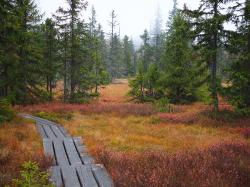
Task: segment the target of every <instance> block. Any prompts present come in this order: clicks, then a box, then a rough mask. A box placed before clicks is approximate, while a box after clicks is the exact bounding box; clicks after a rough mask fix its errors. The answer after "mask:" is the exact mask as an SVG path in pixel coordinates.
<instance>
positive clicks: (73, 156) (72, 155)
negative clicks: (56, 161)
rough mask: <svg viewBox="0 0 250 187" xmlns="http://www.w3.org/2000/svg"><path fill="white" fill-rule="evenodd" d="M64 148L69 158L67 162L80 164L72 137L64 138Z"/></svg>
mask: <svg viewBox="0 0 250 187" xmlns="http://www.w3.org/2000/svg"><path fill="white" fill-rule="evenodd" d="M64 145H65V149H66V152H67V155H68V158H69V162H70V164H71V165H81V164H82V161H81V159H80V157H79V155H78V152H77V150H76V147H75V144H74V142H73V140H72V138H70V139H69V138H68V139H64Z"/></svg>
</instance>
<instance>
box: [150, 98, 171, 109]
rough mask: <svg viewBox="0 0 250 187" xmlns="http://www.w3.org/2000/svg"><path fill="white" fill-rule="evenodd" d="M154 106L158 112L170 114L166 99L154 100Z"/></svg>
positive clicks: (169, 106)
mask: <svg viewBox="0 0 250 187" xmlns="http://www.w3.org/2000/svg"><path fill="white" fill-rule="evenodd" d="M154 105H155V107H156V108H157V110H158V111H159V112H171V105H170V103H169V100H168V99H167V98H166V97H163V98H161V99H158V100H155V101H154Z"/></svg>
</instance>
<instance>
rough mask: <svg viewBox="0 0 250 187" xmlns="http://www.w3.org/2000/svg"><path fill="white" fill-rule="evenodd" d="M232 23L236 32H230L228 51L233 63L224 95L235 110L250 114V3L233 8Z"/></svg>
mask: <svg viewBox="0 0 250 187" xmlns="http://www.w3.org/2000/svg"><path fill="white" fill-rule="evenodd" d="M234 9H235V15H234V17H233V21H234V23H235V24H236V26H237V30H236V31H235V32H232V33H231V35H230V39H229V46H228V49H229V51H230V52H231V54H232V56H231V57H232V59H233V63H232V64H231V67H230V69H229V82H228V85H229V86H228V88H226V95H227V96H228V97H229V101H230V102H231V103H232V104H233V105H234V106H235V108H236V110H237V111H238V112H239V113H241V114H243V115H249V114H250V97H249V96H250V3H249V2H248V1H246V2H244V3H242V4H240V3H237V6H235V7H234Z"/></svg>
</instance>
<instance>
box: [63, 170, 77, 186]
mask: <svg viewBox="0 0 250 187" xmlns="http://www.w3.org/2000/svg"><path fill="white" fill-rule="evenodd" d="M61 169H62V177H63V181H64V186H65V187H81V185H80V182H79V180H78V177H77V174H76V169H75V168H74V167H72V166H68V167H61Z"/></svg>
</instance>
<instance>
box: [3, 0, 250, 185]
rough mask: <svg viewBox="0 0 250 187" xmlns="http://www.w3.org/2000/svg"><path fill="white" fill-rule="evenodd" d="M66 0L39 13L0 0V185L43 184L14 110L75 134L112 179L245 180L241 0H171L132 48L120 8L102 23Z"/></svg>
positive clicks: (247, 58) (249, 74)
mask: <svg viewBox="0 0 250 187" xmlns="http://www.w3.org/2000/svg"><path fill="white" fill-rule="evenodd" d="M66 2H67V6H65V7H64V8H62V7H59V8H58V10H57V11H56V12H54V14H53V16H52V17H50V18H47V19H45V18H44V16H43V15H42V14H41V13H40V12H39V10H38V8H37V5H36V3H35V1H34V0H1V1H0V18H1V19H0V165H1V167H0V186H4V185H14V186H15V185H16V186H25V185H27V184H32V185H34V186H36V185H38V186H41V185H42V186H50V184H49V183H48V173H46V171H48V167H49V166H50V164H51V160H50V158H46V157H45V156H44V155H43V151H42V144H41V142H40V140H39V138H38V134H37V133H36V131H35V127H34V125H33V124H32V122H31V121H27V120H22V119H20V118H19V117H17V116H16V114H17V112H26V113H32V114H33V115H36V116H39V117H42V118H45V119H49V120H51V121H55V122H58V123H61V124H63V125H64V126H65V127H66V128H67V129H68V130H69V132H70V133H71V134H74V135H77V136H83V138H84V139H85V141H86V144H87V146H88V147H89V150H90V152H91V153H92V154H93V155H94V156H95V158H96V159H97V160H98V161H99V162H101V163H103V164H104V165H105V167H106V168H107V169H108V171H109V173H110V174H111V176H112V177H113V179H114V182H115V184H116V186H156V187H159V186H235V187H236V186H243V187H244V186H246V187H247V186H249V185H250V167H249V166H250V164H249V163H250V159H249V158H250V152H249V150H250V147H249V146H250V142H249V137H250V126H249V124H250V118H249V115H250V3H249V1H248V0H246V1H244V0H200V6H199V8H198V9H196V10H191V9H189V8H188V7H187V6H184V7H182V8H181V9H178V8H177V7H178V6H177V5H178V2H177V0H173V3H174V6H173V7H172V10H171V11H170V13H169V18H168V22H167V29H163V26H162V25H163V23H162V21H161V20H162V19H161V15H160V12H158V14H157V16H156V18H155V21H154V27H153V29H152V31H148V30H145V31H144V32H143V33H142V34H141V36H140V37H141V41H142V44H141V46H140V47H139V48H136V47H135V46H134V43H133V41H132V39H131V38H129V37H128V36H124V37H122V36H120V33H119V22H118V20H119V12H118V13H117V12H115V11H114V10H113V11H112V12H111V13H110V17H109V18H107V19H108V20H109V26H110V29H109V32H108V33H106V32H104V30H103V28H102V25H101V24H100V23H99V22H98V20H97V18H96V17H97V16H96V15H97V14H98V12H97V13H96V11H95V8H94V7H89V5H88V2H87V1H86V0H67V1H66ZM87 8H91V15H90V17H89V18H88V17H86V16H85V15H86V14H84V13H85V11H86V9H87ZM228 25H230V26H231V29H227V28H228V27H227V26H228ZM121 78H122V79H121ZM6 132H8V133H6ZM24 163H25V164H24ZM22 166H23V167H22ZM20 171H21V172H20ZM44 171H45V172H44ZM13 179H16V180H13Z"/></svg>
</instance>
